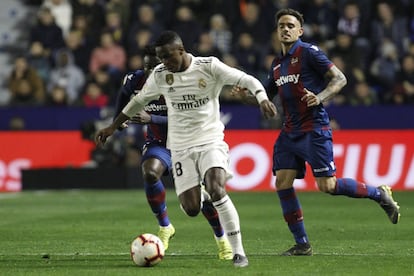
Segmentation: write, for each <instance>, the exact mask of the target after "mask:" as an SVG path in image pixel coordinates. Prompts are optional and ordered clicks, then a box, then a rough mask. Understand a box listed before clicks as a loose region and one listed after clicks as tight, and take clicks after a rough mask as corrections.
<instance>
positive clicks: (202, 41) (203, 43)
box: [194, 32, 222, 59]
mask: <svg viewBox="0 0 414 276" xmlns="http://www.w3.org/2000/svg"><path fill="white" fill-rule="evenodd" d="M194 54H196V55H197V56H203V57H208V56H215V57H217V58H220V59H221V57H222V53H221V52H220V50H219V49H218V48H217V47H216V46H215V45H214V41H213V38H212V37H211V36H210V33H209V32H202V33H201V35H200V38H199V39H198V43H197V44H196V47H195V50H194Z"/></svg>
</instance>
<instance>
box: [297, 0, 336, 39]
mask: <svg viewBox="0 0 414 276" xmlns="http://www.w3.org/2000/svg"><path fill="white" fill-rule="evenodd" d="M302 9H303V16H304V18H306V23H305V24H304V25H303V29H304V33H305V34H306V35H305V37H304V39H306V40H307V41H309V42H314V43H322V42H324V41H326V40H330V39H332V38H333V37H334V34H335V31H336V28H335V25H336V23H337V22H338V19H337V14H336V10H335V9H334V8H333V7H332V4H331V3H330V1H328V0H312V1H306V3H304V5H303V7H302Z"/></svg>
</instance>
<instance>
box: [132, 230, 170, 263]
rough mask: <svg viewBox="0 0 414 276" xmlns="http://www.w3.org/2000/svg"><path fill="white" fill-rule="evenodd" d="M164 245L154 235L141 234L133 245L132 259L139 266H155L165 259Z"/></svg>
mask: <svg viewBox="0 0 414 276" xmlns="http://www.w3.org/2000/svg"><path fill="white" fill-rule="evenodd" d="M164 254H165V250H164V245H163V243H162V241H161V240H160V238H158V237H157V236H156V235H154V234H149V233H145V234H141V235H139V236H138V237H136V238H135V239H134V240H133V241H132V243H131V259H132V261H134V263H135V264H136V265H137V266H146V267H149V266H154V265H156V264H158V263H159V262H161V260H162V258H164Z"/></svg>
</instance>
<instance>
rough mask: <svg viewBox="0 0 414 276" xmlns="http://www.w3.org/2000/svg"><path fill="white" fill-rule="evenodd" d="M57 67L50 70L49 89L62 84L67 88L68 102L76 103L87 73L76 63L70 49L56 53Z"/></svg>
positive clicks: (49, 91) (49, 90)
mask: <svg viewBox="0 0 414 276" xmlns="http://www.w3.org/2000/svg"><path fill="white" fill-rule="evenodd" d="M55 60H56V61H55V67H54V68H52V70H51V71H50V77H49V81H48V83H47V91H48V93H51V91H52V89H53V88H54V87H56V86H60V87H62V88H64V89H65V90H66V93H67V97H68V103H69V104H75V103H76V101H77V100H78V99H79V97H80V95H81V94H82V89H83V86H84V84H85V74H84V73H83V71H82V70H81V69H80V68H79V67H78V66H76V65H75V64H74V61H73V56H72V54H71V52H70V51H68V50H66V49H61V50H59V51H57V52H56V55H55Z"/></svg>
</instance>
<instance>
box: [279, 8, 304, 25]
mask: <svg viewBox="0 0 414 276" xmlns="http://www.w3.org/2000/svg"><path fill="white" fill-rule="evenodd" d="M284 15H292V16H294V17H296V19H297V20H298V21H299V23H300V26H303V24H304V23H305V20H304V19H303V14H301V13H300V12H298V11H297V10H294V9H289V8H287V9H281V10H279V11H278V12H277V13H276V15H275V19H276V25H277V22H279V19H280V18H281V17H282V16H284Z"/></svg>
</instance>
